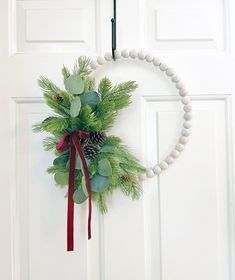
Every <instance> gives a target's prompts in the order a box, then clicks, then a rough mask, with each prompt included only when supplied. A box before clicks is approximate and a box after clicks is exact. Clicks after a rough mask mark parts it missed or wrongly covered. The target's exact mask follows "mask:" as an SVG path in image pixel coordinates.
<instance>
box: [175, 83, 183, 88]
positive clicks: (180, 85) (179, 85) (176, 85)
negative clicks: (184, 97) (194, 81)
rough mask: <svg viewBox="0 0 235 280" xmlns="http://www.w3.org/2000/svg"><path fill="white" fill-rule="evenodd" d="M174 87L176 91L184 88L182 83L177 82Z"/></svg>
mask: <svg viewBox="0 0 235 280" xmlns="http://www.w3.org/2000/svg"><path fill="white" fill-rule="evenodd" d="M175 87H176V88H177V89H183V88H184V84H183V83H182V82H180V81H179V82H177V83H176V84H175Z"/></svg>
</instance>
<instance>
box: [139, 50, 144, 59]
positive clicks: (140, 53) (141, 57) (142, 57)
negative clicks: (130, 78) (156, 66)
mask: <svg viewBox="0 0 235 280" xmlns="http://www.w3.org/2000/svg"><path fill="white" fill-rule="evenodd" d="M145 56H146V53H145V52H144V51H139V53H138V57H139V59H140V60H144V59H145Z"/></svg>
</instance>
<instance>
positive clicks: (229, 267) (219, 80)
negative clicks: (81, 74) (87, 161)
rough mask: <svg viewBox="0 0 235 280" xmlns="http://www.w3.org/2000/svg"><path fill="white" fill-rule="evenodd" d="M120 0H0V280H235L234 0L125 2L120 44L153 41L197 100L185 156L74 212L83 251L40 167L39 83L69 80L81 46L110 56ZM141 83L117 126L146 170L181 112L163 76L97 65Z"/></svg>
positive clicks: (173, 132) (148, 46)
mask: <svg viewBox="0 0 235 280" xmlns="http://www.w3.org/2000/svg"><path fill="white" fill-rule="evenodd" d="M111 17H112V1H108V0H102V1H101V0H77V1H66V0H60V1H52V0H47V1H45V0H44V1H41V0H27V1H21V0H1V1H0V62H1V63H0V89H1V93H0V94H1V98H0V100H1V102H0V112H1V118H0V128H1V138H0V147H1V161H0V172H1V187H0V221H1V223H0V279H2V280H51V279H57V280H65V279H66V280H75V279H81V280H118V279H122V280H131V279H135V280H198V279H200V280H232V279H235V275H234V265H235V264H234V232H233V229H234V221H233V220H234V213H233V207H234V202H233V181H234V180H233V178H234V168H233V159H234V154H233V149H232V148H233V144H234V135H233V134H232V128H233V129H235V127H234V123H235V122H234V117H233V115H232V111H233V110H235V106H234V98H235V85H234V69H235V68H234V65H235V57H234V51H235V29H234V26H235V3H234V1H229V0H197V1H195V0H187V1H186V0H175V1H170V0H139V1H136V0H129V1H124V0H117V18H118V22H117V26H118V34H117V40H118V48H120V49H122V48H135V49H144V50H148V51H149V52H150V53H152V54H154V55H157V56H159V57H161V59H163V60H164V61H165V62H166V63H167V64H168V65H170V66H171V67H173V68H175V70H176V71H177V73H179V74H180V76H181V77H182V78H183V80H184V82H185V84H186V86H187V88H188V89H189V91H190V93H191V95H192V100H193V129H192V135H191V137H190V141H189V143H188V145H187V147H186V149H185V151H184V152H183V153H182V155H181V157H180V158H179V159H178V160H177V161H176V162H175V163H174V164H173V165H172V166H171V167H170V168H169V169H168V170H167V171H166V172H164V173H162V175H161V176H160V177H159V178H157V177H155V178H153V179H149V180H148V181H146V182H144V184H143V189H144V192H143V196H142V198H141V199H140V200H139V201H131V200H130V199H129V198H126V197H124V196H123V195H122V194H121V193H120V192H118V191H116V192H115V193H113V195H112V197H111V198H110V200H109V203H108V207H109V212H108V214H107V215H104V216H102V215H99V213H98V211H97V210H95V211H94V212H95V213H94V215H93V238H92V240H91V241H89V242H87V240H86V230H85V229H86V205H82V206H81V207H79V206H78V207H76V219H75V226H76V231H75V232H76V241H75V244H76V248H75V251H74V252H69V253H67V252H66V207H67V201H66V199H65V198H64V193H65V192H64V190H61V189H58V188H56V187H55V184H54V181H53V178H52V177H51V176H49V175H48V174H47V173H46V171H45V170H46V168H47V166H48V165H50V163H51V161H52V158H53V156H52V154H50V153H47V152H44V151H43V148H42V139H43V135H39V134H34V133H33V132H32V130H31V127H32V124H34V123H35V122H37V121H38V120H41V119H42V118H43V117H45V116H46V115H47V112H48V109H47V108H46V106H45V104H44V103H43V99H42V94H41V92H40V90H39V88H38V86H37V83H36V80H37V78H38V77H39V76H40V75H42V74H43V75H45V76H47V77H49V78H50V79H52V80H53V81H54V82H55V83H57V84H58V85H62V78H61V75H60V69H61V67H62V65H63V64H65V65H67V66H69V67H72V65H73V62H74V61H75V60H76V58H77V57H78V56H79V55H87V56H90V57H92V58H95V57H97V55H99V54H103V53H105V52H106V51H110V43H111V42H110V38H111V34H110V30H111V26H110V24H111V23H110V19H111ZM106 75H107V76H109V77H110V78H111V79H112V80H113V81H114V82H115V81H125V80H129V79H133V80H136V81H137V83H138V84H139V89H138V90H137V91H136V92H135V93H134V95H133V103H132V105H131V106H130V107H129V108H128V109H127V110H125V111H123V112H122V114H121V115H120V117H119V118H118V121H117V123H116V126H115V128H114V129H113V131H112V132H113V133H114V134H117V135H119V136H121V137H122V138H123V139H124V140H125V142H126V144H127V145H129V147H130V149H131V150H132V151H133V153H135V154H136V156H138V157H139V158H140V159H141V161H142V162H143V163H144V164H146V165H148V166H152V165H153V164H154V163H156V162H157V161H160V160H161V159H162V158H163V157H164V156H165V155H166V154H167V153H168V152H169V151H170V150H171V149H172V148H173V146H174V145H175V142H176V139H177V137H178V136H179V133H180V127H181V125H182V112H181V111H182V108H181V105H180V102H179V100H178V97H177V95H176V91H175V89H174V87H173V86H172V85H171V84H170V83H169V81H168V80H167V78H166V77H164V76H162V73H160V71H157V70H156V69H153V67H152V68H151V67H150V66H149V65H144V66H143V65H141V64H140V63H138V62H136V61H133V62H131V63H130V62H112V63H110V66H107V67H104V68H103V69H102V70H101V71H99V72H98V73H97V79H99V78H100V77H102V76H106Z"/></svg>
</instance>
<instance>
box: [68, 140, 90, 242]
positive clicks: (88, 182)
mask: <svg viewBox="0 0 235 280" xmlns="http://www.w3.org/2000/svg"><path fill="white" fill-rule="evenodd" d="M72 142H73V144H74V146H75V148H76V151H77V152H78V154H79V156H80V158H81V161H82V167H83V171H84V175H85V180H86V188H87V193H88V239H91V216H92V193H91V185H90V177H89V171H88V167H87V164H86V159H85V156H84V154H83V151H82V147H81V144H80V141H79V139H78V138H77V136H76V135H73V138H72Z"/></svg>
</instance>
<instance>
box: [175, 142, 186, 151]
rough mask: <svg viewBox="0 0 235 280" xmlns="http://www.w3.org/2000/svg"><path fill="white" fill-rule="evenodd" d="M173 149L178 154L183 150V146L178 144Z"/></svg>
mask: <svg viewBox="0 0 235 280" xmlns="http://www.w3.org/2000/svg"><path fill="white" fill-rule="evenodd" d="M175 149H176V150H177V151H179V152H182V151H183V149H184V145H183V144H180V143H178V144H177V145H176V146H175Z"/></svg>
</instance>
